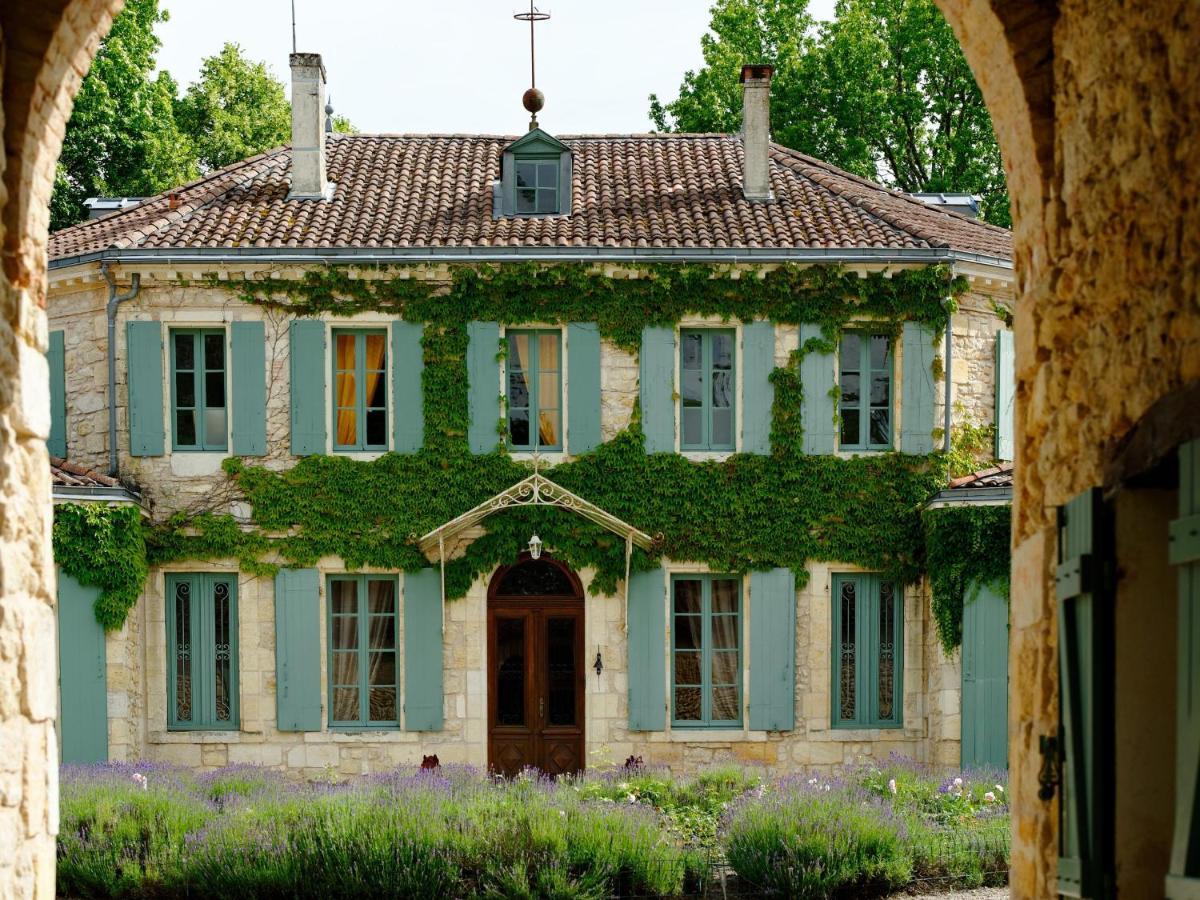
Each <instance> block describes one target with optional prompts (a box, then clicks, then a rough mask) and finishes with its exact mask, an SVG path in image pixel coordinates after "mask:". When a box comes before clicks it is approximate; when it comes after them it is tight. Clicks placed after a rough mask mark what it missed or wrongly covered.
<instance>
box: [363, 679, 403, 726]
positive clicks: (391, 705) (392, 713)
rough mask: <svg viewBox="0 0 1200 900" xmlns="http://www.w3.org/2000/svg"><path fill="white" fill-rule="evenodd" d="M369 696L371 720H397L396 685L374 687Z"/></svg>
mask: <svg viewBox="0 0 1200 900" xmlns="http://www.w3.org/2000/svg"><path fill="white" fill-rule="evenodd" d="M367 698H368V700H367V704H368V713H369V715H370V721H372V722H395V721H396V718H397V717H396V689H395V688H394V687H373V688H371V690H370V692H369V693H368V695H367Z"/></svg>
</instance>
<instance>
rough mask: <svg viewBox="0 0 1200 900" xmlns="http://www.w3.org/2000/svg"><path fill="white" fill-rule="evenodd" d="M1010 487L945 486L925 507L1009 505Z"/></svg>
mask: <svg viewBox="0 0 1200 900" xmlns="http://www.w3.org/2000/svg"><path fill="white" fill-rule="evenodd" d="M1012 498H1013V489H1012V488H1011V487H979V488H947V489H946V490H943V491H938V492H937V493H936V494H934V495H933V499H932V500H930V501H929V503H927V504H926V505H925V508H926V509H946V508H947V507H950V506H1010V505H1011V504H1012Z"/></svg>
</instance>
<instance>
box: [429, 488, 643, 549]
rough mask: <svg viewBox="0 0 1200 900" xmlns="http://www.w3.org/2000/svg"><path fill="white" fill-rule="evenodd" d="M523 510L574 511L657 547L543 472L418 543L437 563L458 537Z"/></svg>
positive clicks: (630, 540)
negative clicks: (498, 516) (490, 518)
mask: <svg viewBox="0 0 1200 900" xmlns="http://www.w3.org/2000/svg"><path fill="white" fill-rule="evenodd" d="M522 506H557V507H559V508H560V509H567V510H570V511H571V512H573V513H576V514H577V515H580V516H583V517H584V518H585V519H587V520H588V521H591V522H595V523H596V524H597V525H599V526H601V527H602V528H607V529H608V530H609V531H611V532H613V533H614V534H617V535H620V536H621V537H622V538H624V539H625V541H626V543H627V544H628V543H632V544H636V545H637V546H639V547H641V548H642V549H643V550H649V549H650V548H651V547H652V546H653V545H654V538H652V537H651V536H650V535H648V534H646V533H645V532H644V531H639V530H638V529H636V528H634V527H633V526H632V525H630V524H629V523H628V522H623V521H621V520H620V519H618V518H617V517H616V516H614V515H611V514H610V513H607V512H605V511H604V510H602V509H601V508H600V507H598V506H596V504H594V503H590V502H589V501H587V500H584V499H583V498H582V497H580V496H579V495H578V494H573V493H571V492H570V491H568V490H567V489H566V488H564V487H560V486H559V485H557V484H555V483H554V482H553V481H551V480H550V479H548V478H546V477H545V476H544V475H542V474H541V473H540V472H534V473H533V474H532V475H530V476H529V477H528V478H523V479H522V480H520V481H518V482H517V483H516V484H514V485H513V486H512V487H510V488H507V489H505V490H503V491H501V492H500V493H499V494H497V495H496V496H494V497H492V498H491V499H488V500H484V501H483V502H482V503H480V504H479V505H478V506H476V507H475V508H474V509H471V510H468V511H467V512H465V513H463V514H462V515H461V516H459V517H458V518H457V519H452V520H450V521H449V522H447V523H446V524H444V525H441V526H439V527H437V528H435V529H433V531H430V532H429V533H428V534H425V535H424V536H422V537H421V538H420V539H419V540H418V542H417V543H418V546H419V547H420V548H421V552H422V553H424V554H425V556H426V558H427V559H429V560H430V561H436V560H437V559H438V557H439V554H440V552H441V548H444V547H445V545H446V544H447V543H449V542H451V541H453V539H454V538H456V537H457V536H458V535H460V534H462V533H463V532H465V531H467V530H468V529H470V528H474V527H475V526H476V525H478V524H479V523H480V522H482V521H483V520H484V519H486V518H487V517H488V516H490V515H492V514H494V513H498V512H502V511H503V510H506V509H512V508H514V507H522Z"/></svg>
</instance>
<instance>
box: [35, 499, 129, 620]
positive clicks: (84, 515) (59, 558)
mask: <svg viewBox="0 0 1200 900" xmlns="http://www.w3.org/2000/svg"><path fill="white" fill-rule="evenodd" d="M53 541H54V560H55V562H56V563H58V565H59V567H60V568H61V569H62V571H63V572H65V573H66V574H68V575H70V576H71V577H72V578H74V579H75V580H76V581H78V582H79V583H80V584H82V585H85V586H88V587H96V588H99V589H100V596H99V597H97V598H96V621H98V622H99V623H100V624H101V625H103V626H104V627H105V629H107V630H109V631H113V630H116V629H118V628H120V627H121V626H122V625H123V624H125V617H126V616H127V615H128V614H129V611H130V610H131V609H133V607H134V606H135V605H136V604H137V600H138V597H139V596H140V595H141V593H142V586H143V585H144V584H145V583H146V575H147V574H148V572H149V569H148V566H147V559H146V544H145V539H144V532H143V526H142V515H141V510H140V509H138V508H137V507H136V506H102V505H99V504H95V503H62V504H59V505H57V506H55V507H54V530H53Z"/></svg>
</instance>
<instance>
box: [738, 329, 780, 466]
mask: <svg viewBox="0 0 1200 900" xmlns="http://www.w3.org/2000/svg"><path fill="white" fill-rule="evenodd" d="M774 370H775V326H774V325H772V324H771V323H770V322H750V323H749V324H747V325H744V326H742V451H743V452H745V453H760V454H766V453H770V452H771V404H772V403H773V402H774V399H775V387H774V385H772V384H771V373H772V372H773V371H774Z"/></svg>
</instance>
